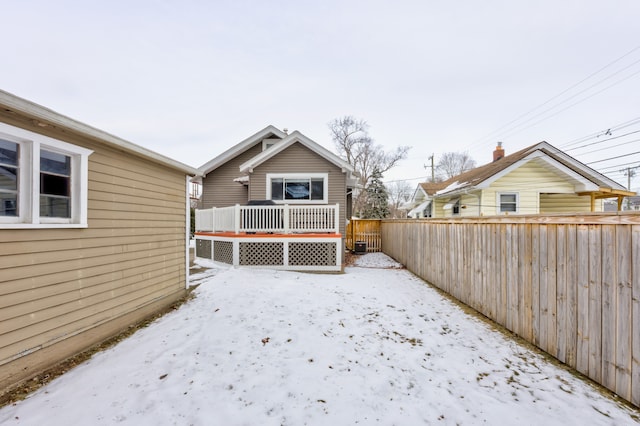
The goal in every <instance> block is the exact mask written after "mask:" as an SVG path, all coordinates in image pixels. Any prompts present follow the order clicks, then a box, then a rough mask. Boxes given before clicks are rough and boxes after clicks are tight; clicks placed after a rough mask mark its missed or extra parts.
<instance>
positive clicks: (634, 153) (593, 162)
mask: <svg viewBox="0 0 640 426" xmlns="http://www.w3.org/2000/svg"><path fill="white" fill-rule="evenodd" d="M636 154H640V151H636V152H630V153H628V154H623V155H617V156H615V157H609V158H604V159H602V160H597V161H592V162H590V163H586V164H596V163H602V162H603V161H609V160H615V159H617V158H624V157H630V156H632V155H636Z"/></svg>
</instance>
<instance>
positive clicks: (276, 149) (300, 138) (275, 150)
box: [240, 130, 354, 173]
mask: <svg viewBox="0 0 640 426" xmlns="http://www.w3.org/2000/svg"><path fill="white" fill-rule="evenodd" d="M296 142H300V143H301V144H302V145H304V146H306V147H307V148H309V149H310V150H311V151H313V152H315V153H316V154H318V155H319V156H321V157H323V158H324V159H325V160H328V161H330V162H331V163H333V164H335V165H336V166H338V167H340V169H341V170H342V171H343V172H345V173H346V172H349V173H353V171H354V169H353V166H352V165H351V164H349V163H347V162H346V161H344V160H343V159H341V158H340V157H338V156H337V155H335V154H333V153H332V152H330V151H329V150H327V149H325V148H324V147H322V146H320V145H318V144H317V143H316V142H314V141H312V140H311V139H309V138H308V137H306V136H305V135H303V134H302V133H300V132H299V131H297V130H296V131H295V132H293V133H291V134H290V135H289V136H287V137H286V138H284V139H283V140H282V141H281V142H280V143H278V144H276V145H275V146H273V147H271V149H268V150H266V151H263V152H261V153H260V154H258V155H256V156H255V157H253V158H252V159H250V160H249V161H246V162H244V163H242V164H241V165H240V171H241V172H250V171H252V170H253V169H254V168H255V167H257V166H259V165H260V164H262V163H264V162H265V161H267V160H268V159H269V158H271V157H273V156H275V155H277V154H279V153H280V152H282V151H283V150H285V149H287V148H288V147H289V146H291V145H293V144H294V143H296Z"/></svg>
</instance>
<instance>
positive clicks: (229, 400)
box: [0, 253, 640, 426]
mask: <svg viewBox="0 0 640 426" xmlns="http://www.w3.org/2000/svg"><path fill="white" fill-rule="evenodd" d="M357 264H358V265H361V267H353V268H352V267H349V268H346V273H345V274H304V273H294V272H278V271H268V270H255V269H254V270H250V269H241V268H240V269H238V268H226V269H219V270H216V269H214V270H209V271H207V272H205V273H202V274H198V275H193V276H192V277H191V282H192V283H193V284H195V283H199V284H200V286H199V287H198V288H197V289H196V290H195V294H196V297H195V299H193V300H191V301H190V302H188V303H187V304H185V305H183V306H182V307H180V309H178V310H176V311H173V312H171V313H169V314H167V315H165V316H164V317H162V318H161V319H159V320H158V321H156V322H154V323H153V324H151V325H149V327H146V328H143V329H141V330H138V331H137V332H136V333H135V334H134V335H132V336H131V337H129V338H127V339H125V340H123V341H122V342H120V343H119V344H118V345H117V346H115V347H113V348H110V349H107V350H105V351H103V352H101V353H98V354H96V355H94V356H93V357H92V358H91V359H90V360H88V361H87V362H85V363H83V364H82V365H80V366H78V367H76V368H74V369H73V370H71V371H68V372H67V373H65V374H64V375H62V376H61V377H59V378H58V379H56V380H54V381H53V382H51V383H50V384H49V385H48V386H46V387H44V388H42V389H40V390H38V391H37V392H35V393H34V394H32V395H31V396H30V397H29V398H27V399H26V400H25V401H22V402H19V403H17V404H12V405H9V406H6V407H3V408H2V409H0V424H2V425H4V426H9V425H21V426H31V425H33V426H40V425H48V426H56V425H64V426H68V425H92V426H99V425H113V424H117V423H121V424H125V425H136V426H163V425H189V424H191V425H225V426H234V425H242V426H248V425H264V426H272V425H273V426H275V425H501V424H506V425H545V426H554V425H558V426H565V425H569V424H571V425H573V424H575V425H590V426H596V425H603V426H604V425H633V424H636V425H637V424H639V423H640V422H639V421H638V413H639V411H638V410H637V409H634V408H630V407H628V406H624V405H623V404H620V403H619V402H617V400H616V399H614V398H612V397H610V396H607V395H606V394H605V393H602V392H601V391H600V390H598V389H596V388H595V387H594V386H593V385H592V384H591V383H590V382H588V381H586V380H583V379H580V378H579V377H577V376H576V375H574V374H572V373H570V372H569V371H567V370H566V369H562V368H560V367H557V366H556V365H553V364H552V363H550V362H549V361H548V358H545V357H543V356H542V355H541V354H540V353H539V352H537V351H533V350H531V349H529V348H528V347H525V346H523V345H522V344H519V343H517V342H516V341H515V340H513V338H512V337H510V336H506V335H503V334H501V333H500V332H498V331H496V330H495V329H494V328H493V327H492V326H491V325H489V324H487V323H486V322H483V321H481V320H479V319H478V318H477V317H474V316H472V315H469V314H466V313H465V312H464V311H463V310H462V309H461V308H460V307H458V306H457V305H454V304H453V303H452V302H450V301H449V300H447V299H445V298H444V297H443V296H441V295H440V294H439V293H438V292H437V291H435V290H434V289H433V288H431V287H429V286H428V285H426V284H425V283H424V282H423V281H422V280H420V279H418V278H416V276H415V275H413V274H411V273H410V272H408V271H406V270H402V269H384V268H386V267H391V268H393V267H397V266H399V265H397V264H396V263H395V262H393V261H392V260H391V259H390V258H389V257H387V256H385V255H383V254H382V253H369V254H366V255H364V256H362V257H361V258H359V259H358V262H357ZM380 268H383V269H380ZM239 300H241V301H242V303H238V301H239Z"/></svg>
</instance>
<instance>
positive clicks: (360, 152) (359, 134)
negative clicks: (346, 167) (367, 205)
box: [328, 115, 410, 213]
mask: <svg viewBox="0 0 640 426" xmlns="http://www.w3.org/2000/svg"><path fill="white" fill-rule="evenodd" d="M328 126H329V130H330V133H331V139H332V140H333V143H334V145H335V147H336V151H337V152H338V155H340V156H341V157H342V158H343V159H345V160H346V161H347V162H348V163H349V164H351V165H352V166H353V168H354V169H355V171H356V172H357V173H358V174H360V178H359V181H358V183H359V184H360V188H365V187H367V185H368V184H369V182H370V180H371V177H372V175H373V171H374V170H378V172H380V174H383V173H384V172H386V171H388V170H390V169H391V168H393V167H394V166H395V165H396V164H398V162H399V161H400V160H403V159H405V158H406V157H407V153H408V152H409V149H410V147H408V146H400V147H398V148H396V149H395V150H394V151H391V152H385V151H384V148H383V147H382V146H381V145H376V144H375V143H374V141H373V138H371V136H369V125H368V124H367V122H366V121H364V120H361V119H357V118H355V117H353V116H350V115H346V116H344V117H341V118H336V119H334V120H332V121H331V122H329V124H328ZM356 192H357V195H356V196H355V199H354V203H353V210H354V212H356V213H360V212H361V210H362V207H363V203H364V198H366V195H365V192H364V191H356Z"/></svg>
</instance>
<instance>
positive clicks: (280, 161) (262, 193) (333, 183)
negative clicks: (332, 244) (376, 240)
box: [249, 143, 347, 235]
mask: <svg viewBox="0 0 640 426" xmlns="http://www.w3.org/2000/svg"><path fill="white" fill-rule="evenodd" d="M268 173H327V175H328V179H329V181H328V189H329V193H328V198H327V199H328V203H329V204H330V205H331V204H340V233H341V234H343V235H344V232H345V223H346V216H345V214H346V205H347V197H346V193H347V182H346V175H345V174H344V173H342V170H341V169H340V168H339V167H338V166H336V165H335V164H333V163H331V162H330V161H327V160H326V159H324V158H323V157H321V156H320V155H318V154H316V153H315V152H313V151H312V150H310V149H308V148H307V147H305V146H304V145H302V144H301V143H294V144H293V145H291V146H290V147H289V148H287V149H285V150H284V151H282V152H280V153H279V154H278V155H277V156H275V157H273V158H271V159H269V160H267V161H266V162H264V163H263V164H261V165H260V166H258V167H256V168H255V170H254V172H253V174H252V175H251V183H250V185H249V199H251V200H263V199H265V198H266V192H267V179H266V175H267V174H268Z"/></svg>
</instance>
